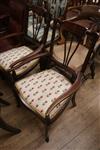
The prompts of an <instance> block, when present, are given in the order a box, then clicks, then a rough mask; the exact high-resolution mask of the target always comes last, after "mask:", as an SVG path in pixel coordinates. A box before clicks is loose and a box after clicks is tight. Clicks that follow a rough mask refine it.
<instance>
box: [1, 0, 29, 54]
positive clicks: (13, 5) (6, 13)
mask: <svg viewBox="0 0 100 150" xmlns="http://www.w3.org/2000/svg"><path fill="white" fill-rule="evenodd" d="M0 7H1V9H0V22H1V27H2V28H1V29H0V30H1V31H0V41H1V42H0V52H2V51H4V50H8V49H10V48H12V45H16V43H17V44H18V43H19V40H18V38H19V37H20V35H21V34H22V32H23V33H24V32H25V30H26V24H27V13H28V9H27V7H28V6H27V1H26V0H25V1H24V0H20V1H19V0H9V1H7V3H6V2H5V1H4V2H3V1H2V4H0ZM8 37H9V40H8Z"/></svg>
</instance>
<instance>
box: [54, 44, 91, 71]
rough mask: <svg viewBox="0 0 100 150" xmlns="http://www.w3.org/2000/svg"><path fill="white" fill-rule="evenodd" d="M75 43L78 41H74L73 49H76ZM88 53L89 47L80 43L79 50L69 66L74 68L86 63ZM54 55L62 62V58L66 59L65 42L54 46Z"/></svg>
mask: <svg viewBox="0 0 100 150" xmlns="http://www.w3.org/2000/svg"><path fill="white" fill-rule="evenodd" d="M75 45H76V43H75V42H74V43H73V45H72V48H71V49H74V48H75ZM67 46H69V45H67ZM87 53H88V49H87V48H85V47H84V46H82V45H80V46H79V47H78V49H77V51H76V52H75V54H74V56H73V57H72V59H71V61H70V63H69V66H70V67H71V68H73V69H77V68H79V67H80V66H81V65H82V64H83V63H84V60H85V58H86V55H87ZM53 57H54V58H55V59H56V60H58V61H60V62H61V63H62V60H64V45H63V44H62V45H56V46H55V47H54V50H53Z"/></svg>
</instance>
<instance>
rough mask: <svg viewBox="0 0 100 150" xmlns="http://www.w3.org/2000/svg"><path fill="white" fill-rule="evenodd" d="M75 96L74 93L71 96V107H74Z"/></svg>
mask: <svg viewBox="0 0 100 150" xmlns="http://www.w3.org/2000/svg"><path fill="white" fill-rule="evenodd" d="M75 96H76V93H75V94H74V95H73V96H72V99H71V101H72V107H75V106H76V102H75Z"/></svg>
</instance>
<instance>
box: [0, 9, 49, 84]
mask: <svg viewBox="0 0 100 150" xmlns="http://www.w3.org/2000/svg"><path fill="white" fill-rule="evenodd" d="M32 12H33V35H34V36H33V39H30V38H29V37H28V36H27V32H26V34H25V33H24V34H21V33H22V32H20V34H21V36H20V35H19V33H18V35H19V36H18V35H17V38H18V40H19V42H18V44H16V45H15V46H13V48H11V49H10V48H9V50H7V51H6V52H2V53H0V70H1V73H2V72H3V73H4V75H5V77H6V78H7V79H8V80H9V81H11V80H12V82H14V81H15V80H17V79H19V78H20V77H22V76H23V75H25V74H26V73H28V72H29V71H30V70H32V69H33V68H34V67H35V66H36V65H37V64H38V62H39V59H36V60H33V61H31V62H30V63H28V64H26V65H24V66H23V67H21V68H19V69H17V70H15V71H14V72H13V70H12V67H14V66H15V67H16V64H18V63H20V61H22V60H23V61H26V58H27V59H28V57H30V56H31V57H32V56H34V55H36V54H37V53H40V52H42V50H43V48H44V47H45V43H46V39H47V35H48V30H49V26H50V16H49V14H47V11H46V9H44V8H41V7H38V6H33V7H32ZM41 28H42V30H43V34H42V35H40V37H38V35H39V33H40V29H41ZM11 38H13V39H12V40H15V42H16V34H15V35H13V36H4V37H2V38H1V39H0V41H1V44H2V45H3V44H4V43H2V41H5V40H6V41H8V42H9V43H10V41H9V40H10V39H11ZM14 38H15V39H14ZM9 43H8V44H9ZM10 44H11V46H12V43H10ZM7 46H8V45H7ZM7 48H8V47H7Z"/></svg>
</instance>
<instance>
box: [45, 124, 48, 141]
mask: <svg viewBox="0 0 100 150" xmlns="http://www.w3.org/2000/svg"><path fill="white" fill-rule="evenodd" d="M45 141H46V142H47V143H48V142H49V135H48V124H47V123H46V124H45Z"/></svg>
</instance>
